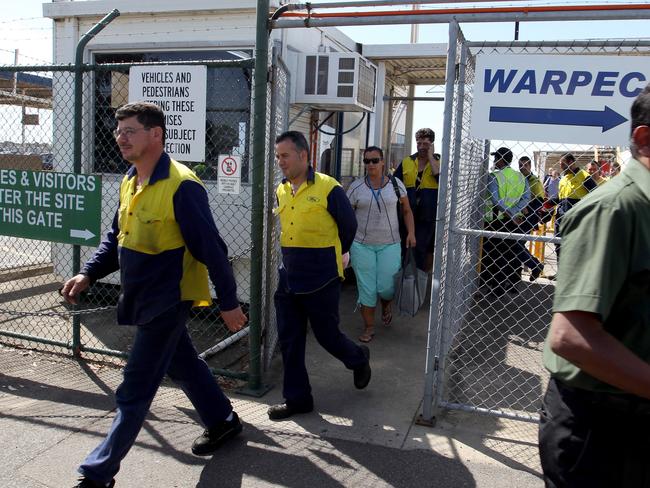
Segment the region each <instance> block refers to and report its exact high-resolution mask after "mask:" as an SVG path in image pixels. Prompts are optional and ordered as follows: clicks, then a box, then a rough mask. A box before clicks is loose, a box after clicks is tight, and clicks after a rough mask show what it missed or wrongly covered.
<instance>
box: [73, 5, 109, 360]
mask: <svg viewBox="0 0 650 488" xmlns="http://www.w3.org/2000/svg"><path fill="white" fill-rule="evenodd" d="M119 15H120V11H119V10H117V9H113V10H112V11H111V12H110V13H109V14H107V15H106V16H105V17H104V18H103V19H102V20H100V21H99V22H98V23H97V24H95V25H94V26H92V27H91V28H90V30H89V31H88V32H86V33H85V34H84V35H83V36H81V39H79V42H78V43H77V49H76V52H75V59H74V121H73V124H74V126H73V139H72V141H73V171H74V173H75V174H78V173H81V128H82V124H81V120H82V116H83V72H84V69H83V54H84V48H85V47H86V44H88V43H89V42H90V40H91V39H92V38H93V37H95V35H96V34H97V33H99V32H100V31H101V30H102V29H104V27H106V26H107V25H108V24H110V23H111V22H112V21H113V19H115V18H116V17H119ZM80 267H81V246H78V245H73V246H72V274H73V275H76V274H77V273H78V272H79V269H80ZM75 308H76V307H75ZM80 352H81V319H80V317H79V315H76V314H75V315H74V316H73V317H72V353H73V354H74V355H75V356H78V355H79V354H80Z"/></svg>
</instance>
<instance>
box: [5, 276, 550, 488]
mask: <svg viewBox="0 0 650 488" xmlns="http://www.w3.org/2000/svg"><path fill="white" fill-rule="evenodd" d="M346 288H347V290H346V293H345V296H344V299H343V303H342V306H341V316H342V323H343V329H344V330H345V331H346V332H347V333H348V334H349V335H350V337H351V338H353V339H354V340H356V338H357V336H358V335H359V333H360V332H361V321H360V318H359V316H358V314H357V313H355V312H354V311H353V309H354V293H353V291H351V290H353V289H352V288H351V287H346ZM426 326H427V317H426V314H425V313H424V311H423V312H422V313H421V314H420V315H419V316H418V317H416V318H415V319H408V320H407V319H406V318H402V317H395V318H394V320H393V324H392V326H391V327H389V328H384V327H383V326H379V327H378V328H377V334H376V336H375V339H374V340H373V341H372V342H371V343H370V344H369V346H370V349H371V364H372V368H373V378H372V381H371V383H370V385H369V386H368V388H367V389H365V390H361V391H359V390H356V389H355V388H354V386H353V384H352V373H351V372H350V371H348V370H346V369H345V368H344V367H343V366H342V365H341V364H340V363H338V362H337V361H336V360H335V359H333V358H332V357H330V356H328V355H327V353H325V352H324V351H323V350H322V348H320V347H319V346H318V345H317V344H316V343H315V341H314V339H313V335H310V337H309V345H308V349H307V355H308V368H309V371H310V376H311V381H312V388H313V394H314V398H315V401H316V405H315V411H314V412H313V413H311V414H307V415H299V416H296V417H295V418H292V419H290V420H289V421H284V422H272V421H270V420H269V419H268V417H267V415H266V410H267V408H268V406H269V405H271V404H273V403H277V402H279V401H281V373H282V365H281V361H280V359H279V358H276V361H275V362H274V364H273V367H272V370H271V372H270V374H269V375H268V377H267V378H266V381H268V382H269V383H271V384H273V385H274V388H273V389H272V390H271V391H270V392H269V393H268V394H267V395H265V396H264V397H262V398H252V397H248V396H243V395H239V394H237V393H235V392H233V391H229V392H228V395H229V396H230V397H231V398H232V400H233V404H234V406H235V410H236V411H237V412H238V413H239V415H240V417H241V419H242V421H243V422H244V431H243V433H242V435H241V436H240V437H238V438H237V439H235V440H233V441H232V442H230V443H229V444H228V445H227V446H225V447H224V448H223V449H222V450H220V451H218V452H217V453H216V454H215V455H214V456H212V457H208V458H198V457H195V456H193V455H192V454H191V452H190V446H191V444H192V441H193V440H194V438H195V437H196V436H198V435H199V434H200V433H201V430H202V429H201V427H200V425H199V424H198V423H197V422H196V416H195V414H194V412H193V410H192V407H191V404H190V403H189V401H188V400H187V398H186V397H185V396H184V395H183V393H182V392H181V391H180V390H177V389H176V388H174V387H173V385H171V384H165V385H164V386H163V387H162V388H161V390H160V391H159V393H158V395H157V397H156V399H155V400H154V403H153V405H152V410H151V413H150V415H149V416H148V418H147V420H146V423H145V426H144V429H143V430H142V432H141V434H140V436H139V437H138V440H137V443H136V445H135V447H134V448H133V449H132V451H131V452H130V453H129V455H128V456H127V458H126V459H125V461H124V462H123V464H122V469H121V471H120V473H119V474H118V475H117V477H116V480H117V484H116V486H117V487H119V488H149V487H152V488H153V487H163V488H168V487H179V488H188V487H226V488H228V487H271V486H278V487H291V488H303V487H318V488H326V487H352V486H354V487H389V486H394V487H438V486H440V487H473V486H477V487H509V488H510V487H517V488H520V487H541V486H543V483H542V481H541V479H540V469H539V461H538V457H537V446H536V436H537V429H536V426H535V425H533V424H529V423H524V422H517V421H509V420H499V419H496V418H492V417H485V416H479V415H474V414H465V413H460V412H447V413H445V414H444V415H442V416H441V417H440V418H439V419H438V423H437V425H436V427H434V428H429V427H423V426H419V425H416V424H415V423H414V421H415V418H416V417H417V415H418V414H419V413H420V406H421V405H420V404H421V401H422V393H423V376H424V373H423V372H424V358H425V352H426ZM120 378H121V372H120V370H119V369H115V368H113V367H109V366H103V365H95V364H86V363H84V362H77V361H75V360H73V359H71V358H67V357H59V356H52V355H47V354H42V353H37V352H32V351H26V350H20V349H14V348H10V347H6V346H0V442H1V444H2V446H3V449H2V450H0V464H1V465H2V466H3V469H2V470H0V487H3V488H5V487H6V488H13V487H24V488H43V487H52V488H54V487H56V488H65V487H70V486H73V484H74V481H75V479H76V473H75V469H76V467H77V465H78V463H79V462H80V461H81V460H82V459H83V457H84V456H85V455H86V454H87V453H88V452H89V451H90V450H91V449H92V448H93V447H94V446H95V445H96V444H97V443H98V442H99V441H100V439H101V438H102V437H103V436H104V434H105V433H106V431H107V429H108V427H109V425H110V422H111V421H112V419H113V416H114V410H113V408H114V403H113V402H114V400H113V392H114V390H115V388H116V387H117V385H118V384H119V382H120Z"/></svg>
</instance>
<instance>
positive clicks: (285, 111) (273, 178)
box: [263, 46, 291, 369]
mask: <svg viewBox="0 0 650 488" xmlns="http://www.w3.org/2000/svg"><path fill="white" fill-rule="evenodd" d="M279 50H280V49H279V46H275V47H274V48H273V49H272V50H271V56H272V62H271V66H272V71H271V93H270V97H269V99H268V111H267V114H269V127H270V132H269V137H268V164H267V167H266V177H265V178H266V179H265V182H266V186H265V190H266V195H265V202H266V203H265V206H266V216H265V229H264V239H265V246H264V278H265V281H266V286H265V288H266V289H267V290H268V293H267V294H266V295H265V296H264V304H263V306H264V316H265V317H268V319H269V320H268V324H273V325H271V326H270V327H267V328H266V334H265V338H264V339H265V340H264V344H265V347H264V353H265V354H264V358H263V359H264V368H265V369H269V368H270V366H271V360H272V359H273V354H274V352H275V349H276V346H277V344H278V333H277V328H276V327H275V323H276V317H275V305H274V303H273V295H274V293H275V290H276V288H277V283H278V269H279V267H280V260H281V251H280V223H279V221H278V220H277V218H276V217H275V216H274V215H273V208H275V205H276V196H275V190H276V188H277V187H278V185H279V184H280V182H281V181H282V172H281V171H280V170H279V168H278V165H277V164H275V138H276V137H277V136H279V135H280V134H282V133H283V132H284V131H286V130H288V128H289V89H290V83H291V78H290V74H289V70H288V69H287V66H286V65H285V64H284V61H283V60H282V58H281V57H280V56H279Z"/></svg>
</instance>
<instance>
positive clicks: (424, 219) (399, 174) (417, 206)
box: [394, 128, 440, 271]
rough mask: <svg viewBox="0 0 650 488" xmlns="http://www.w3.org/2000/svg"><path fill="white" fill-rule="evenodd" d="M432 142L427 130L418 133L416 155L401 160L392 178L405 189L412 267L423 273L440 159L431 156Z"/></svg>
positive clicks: (431, 234) (427, 265)
mask: <svg viewBox="0 0 650 488" xmlns="http://www.w3.org/2000/svg"><path fill="white" fill-rule="evenodd" d="M435 138H436V135H435V133H434V132H433V131H432V130H431V129H428V128H425V129H420V130H418V131H417V132H416V133H415V142H416V144H417V148H418V152H417V153H415V154H411V155H410V156H407V157H405V158H404V159H403V160H402V163H401V164H400V165H399V166H398V167H397V169H396V170H395V174H394V176H395V177H396V178H399V179H400V180H402V182H403V183H404V186H405V187H406V193H407V195H408V198H409V204H410V205H411V209H412V210H413V217H414V222H415V242H416V244H415V248H413V253H414V255H415V263H416V265H417V267H418V268H420V269H423V270H425V271H430V270H431V264H432V255H433V246H434V240H435V231H436V215H437V213H438V178H439V176H440V159H439V157H438V158H436V156H438V155H434V152H433V151H434V141H435ZM404 237H406V236H404Z"/></svg>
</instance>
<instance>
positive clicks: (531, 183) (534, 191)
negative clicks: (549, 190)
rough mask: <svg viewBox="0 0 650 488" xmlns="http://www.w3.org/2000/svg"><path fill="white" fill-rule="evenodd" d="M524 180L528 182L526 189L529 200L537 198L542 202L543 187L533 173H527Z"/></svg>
mask: <svg viewBox="0 0 650 488" xmlns="http://www.w3.org/2000/svg"><path fill="white" fill-rule="evenodd" d="M526 179H527V180H528V188H530V197H531V200H532V199H534V198H537V199H539V200H544V196H545V192H544V185H542V182H541V181H539V178H538V177H537V176H535V175H534V174H533V173H528V176H526Z"/></svg>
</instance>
